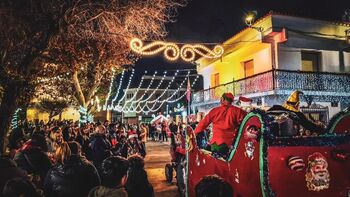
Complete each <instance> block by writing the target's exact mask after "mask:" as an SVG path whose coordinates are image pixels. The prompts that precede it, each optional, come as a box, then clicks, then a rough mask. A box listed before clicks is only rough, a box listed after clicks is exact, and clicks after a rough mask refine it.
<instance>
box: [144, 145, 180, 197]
mask: <svg viewBox="0 0 350 197" xmlns="http://www.w3.org/2000/svg"><path fill="white" fill-rule="evenodd" d="M146 146H147V156H146V160H145V162H146V171H147V174H148V179H149V181H150V182H151V184H152V185H153V188H154V192H155V196H156V197H157V196H159V197H174V196H179V194H178V192H177V186H176V180H175V177H174V180H173V183H171V184H168V183H167V182H166V181H165V175H164V166H165V164H166V163H169V162H170V154H169V145H167V144H163V143H159V142H152V141H149V142H147V144H146Z"/></svg>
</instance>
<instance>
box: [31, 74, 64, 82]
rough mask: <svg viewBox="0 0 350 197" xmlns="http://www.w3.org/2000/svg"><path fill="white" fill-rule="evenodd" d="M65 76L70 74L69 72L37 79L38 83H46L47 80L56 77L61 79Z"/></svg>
mask: <svg viewBox="0 0 350 197" xmlns="http://www.w3.org/2000/svg"><path fill="white" fill-rule="evenodd" d="M65 76H69V73H66V74H61V75H58V76H55V77H51V78H40V79H38V80H37V83H45V82H49V81H51V80H56V79H58V80H60V79H63V78H64V77H65Z"/></svg>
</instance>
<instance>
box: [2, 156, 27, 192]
mask: <svg viewBox="0 0 350 197" xmlns="http://www.w3.org/2000/svg"><path fill="white" fill-rule="evenodd" d="M17 177H19V178H24V179H25V178H26V177H27V173H26V171H24V170H22V169H21V168H18V167H17V165H16V163H15V162H14V161H12V160H9V159H3V158H1V159H0V191H2V190H3V188H4V186H5V184H6V182H7V181H8V180H10V179H12V178H17ZM1 194H2V192H0V196H2V195H1Z"/></svg>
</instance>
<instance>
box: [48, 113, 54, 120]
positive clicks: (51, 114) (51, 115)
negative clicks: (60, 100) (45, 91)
mask: <svg viewBox="0 0 350 197" xmlns="http://www.w3.org/2000/svg"><path fill="white" fill-rule="evenodd" d="M53 115H54V113H53V112H50V114H49V122H51V119H52V117H53Z"/></svg>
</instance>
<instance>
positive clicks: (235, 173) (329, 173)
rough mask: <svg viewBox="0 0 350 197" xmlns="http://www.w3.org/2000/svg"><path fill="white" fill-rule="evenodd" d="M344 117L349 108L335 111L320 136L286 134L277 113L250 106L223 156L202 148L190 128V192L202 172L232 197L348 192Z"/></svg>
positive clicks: (349, 149) (349, 156)
mask: <svg viewBox="0 0 350 197" xmlns="http://www.w3.org/2000/svg"><path fill="white" fill-rule="evenodd" d="M348 118H349V111H348V110H345V111H343V112H340V115H339V114H338V115H336V116H334V118H332V120H331V121H330V124H333V125H329V127H328V129H327V133H325V134H323V135H311V136H304V135H301V134H299V133H294V134H295V135H292V136H291V135H290V133H288V132H284V131H281V129H284V128H285V125H283V124H282V126H281V123H280V121H276V120H277V119H278V117H276V116H275V115H271V114H268V113H266V112H264V111H257V110H255V111H253V112H250V113H249V114H248V115H247V116H246V117H245V118H244V120H243V122H242V124H241V126H240V129H239V132H238V134H237V135H236V137H235V139H234V142H233V144H232V148H231V151H230V154H229V155H228V156H227V157H226V158H223V157H218V156H217V155H215V154H213V153H212V152H210V151H208V150H206V148H207V147H206V145H205V142H203V141H205V140H203V138H202V136H198V135H197V136H196V137H195V136H194V135H193V133H192V129H191V128H189V129H188V131H187V133H188V136H187V137H188V138H187V142H188V144H187V146H188V150H187V153H188V174H189V180H188V192H189V196H195V187H196V185H197V184H198V182H199V181H200V180H201V178H202V177H203V176H206V175H214V174H216V175H218V176H220V177H222V178H224V179H225V180H226V181H227V182H228V183H230V184H231V186H232V188H233V190H234V194H235V196H295V195H300V196H348V195H349V193H350V170H349V169H350V133H349V128H350V124H349V123H350V122H349V121H348ZM294 126H295V125H294ZM287 130H288V129H287ZM203 133H205V132H203Z"/></svg>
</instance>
